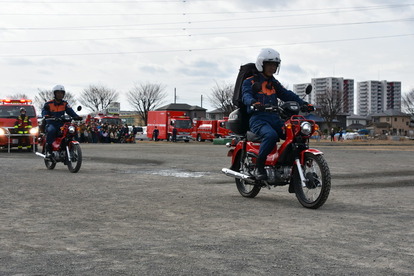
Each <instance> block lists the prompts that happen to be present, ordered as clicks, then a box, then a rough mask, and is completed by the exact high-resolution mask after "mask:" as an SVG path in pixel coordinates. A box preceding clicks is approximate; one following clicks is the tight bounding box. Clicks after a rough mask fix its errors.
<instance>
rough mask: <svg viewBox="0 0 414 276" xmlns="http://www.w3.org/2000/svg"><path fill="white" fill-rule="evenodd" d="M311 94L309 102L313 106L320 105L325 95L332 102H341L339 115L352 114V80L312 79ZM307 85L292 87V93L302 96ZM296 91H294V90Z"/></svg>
mask: <svg viewBox="0 0 414 276" xmlns="http://www.w3.org/2000/svg"><path fill="white" fill-rule="evenodd" d="M311 84H312V87H313V90H312V93H311V94H310V100H309V102H310V103H312V104H313V105H315V106H318V105H320V102H321V100H323V99H324V98H325V97H327V95H329V97H330V96H331V95H332V98H333V100H334V101H336V100H338V101H339V102H341V110H340V112H341V113H351V114H352V113H354V80H352V79H344V78H334V77H328V78H314V79H312V83H311ZM306 85H307V83H304V84H297V85H294V86H293V88H294V91H295V92H296V93H297V94H298V95H301V94H300V93H302V95H303V94H304V93H305V92H304V89H305V88H306ZM295 89H296V90H295Z"/></svg>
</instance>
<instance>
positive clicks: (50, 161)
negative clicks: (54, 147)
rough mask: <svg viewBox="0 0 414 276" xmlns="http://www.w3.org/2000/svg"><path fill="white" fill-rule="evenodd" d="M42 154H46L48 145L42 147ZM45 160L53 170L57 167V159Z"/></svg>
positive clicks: (48, 167) (47, 165)
mask: <svg viewBox="0 0 414 276" xmlns="http://www.w3.org/2000/svg"><path fill="white" fill-rule="evenodd" d="M42 154H45V155H46V146H45V145H43V149H42ZM44 161H45V166H46V168H47V169H48V170H53V169H54V168H55V167H56V161H54V160H53V159H52V160H50V159H44Z"/></svg>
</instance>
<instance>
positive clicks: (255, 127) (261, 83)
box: [242, 48, 307, 180]
mask: <svg viewBox="0 0 414 276" xmlns="http://www.w3.org/2000/svg"><path fill="white" fill-rule="evenodd" d="M280 62H281V59H280V55H279V53H278V52H277V51H275V50H273V49H270V48H266V49H262V50H261V52H260V53H259V56H258V57H257V60H256V69H257V70H258V71H259V74H257V75H254V76H251V77H249V78H247V79H246V80H244V82H243V86H242V93H243V103H244V104H245V105H246V106H247V108H248V113H250V114H251V117H250V121H249V126H250V130H251V131H252V132H254V133H255V134H256V135H257V136H259V137H260V138H261V139H262V142H261V144H260V150H259V156H258V158H257V160H256V170H255V172H254V175H255V177H256V179H257V180H266V179H267V174H266V170H265V169H264V165H265V162H266V157H267V155H268V154H269V153H270V152H271V151H272V149H273V148H274V146H275V144H276V142H277V140H278V139H279V138H282V139H283V138H284V134H283V131H282V127H283V123H284V122H283V120H282V119H281V118H280V117H279V114H277V113H275V112H265V111H260V106H264V105H271V106H276V105H277V104H278V99H281V100H282V101H295V102H298V103H299V105H305V104H307V103H306V102H305V101H303V100H302V99H301V98H299V96H298V95H296V94H295V93H294V92H293V91H290V90H287V89H286V88H284V87H283V86H282V85H281V84H280V82H279V81H278V80H276V79H275V78H274V76H273V75H274V74H275V73H276V74H277V73H278V72H279V69H280ZM252 106H253V107H256V109H252V108H251V107H252Z"/></svg>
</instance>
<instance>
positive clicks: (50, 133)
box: [46, 124, 63, 145]
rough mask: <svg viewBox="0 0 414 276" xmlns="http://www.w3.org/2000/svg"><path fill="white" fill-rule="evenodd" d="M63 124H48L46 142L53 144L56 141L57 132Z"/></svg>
mask: <svg viewBox="0 0 414 276" xmlns="http://www.w3.org/2000/svg"><path fill="white" fill-rule="evenodd" d="M62 125H63V124H48V125H46V144H49V145H51V144H52V143H53V141H55V139H56V136H57V132H58V130H59V129H60V127H61V126H62Z"/></svg>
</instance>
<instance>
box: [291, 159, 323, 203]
mask: <svg viewBox="0 0 414 276" xmlns="http://www.w3.org/2000/svg"><path fill="white" fill-rule="evenodd" d="M302 169H303V175H304V176H305V178H306V180H307V183H306V186H305V187H302V183H301V181H300V176H299V172H298V170H297V168H295V170H294V173H293V178H292V181H293V184H294V187H295V194H296V198H297V199H298V200H299V202H300V204H302V206H303V207H306V208H310V209H318V208H319V207H321V206H322V205H323V204H324V203H325V202H326V200H327V199H328V196H329V192H330V190H331V173H330V171H329V167H328V164H327V163H326V161H325V158H324V157H323V156H322V155H314V154H310V153H307V154H305V161H304V166H302Z"/></svg>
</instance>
